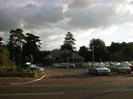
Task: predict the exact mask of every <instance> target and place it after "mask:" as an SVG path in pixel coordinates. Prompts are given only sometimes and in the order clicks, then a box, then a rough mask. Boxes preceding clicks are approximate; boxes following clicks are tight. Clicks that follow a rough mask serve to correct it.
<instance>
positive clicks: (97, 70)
mask: <svg viewBox="0 0 133 99" xmlns="http://www.w3.org/2000/svg"><path fill="white" fill-rule="evenodd" d="M110 72H111V70H110V69H109V68H107V67H105V66H104V64H93V65H92V66H91V67H90V68H89V73H91V74H110Z"/></svg>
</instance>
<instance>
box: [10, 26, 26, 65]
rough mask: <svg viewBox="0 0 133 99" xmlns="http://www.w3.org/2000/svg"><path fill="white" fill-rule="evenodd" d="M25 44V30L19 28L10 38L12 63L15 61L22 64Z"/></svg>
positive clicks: (11, 32) (12, 31)
mask: <svg viewBox="0 0 133 99" xmlns="http://www.w3.org/2000/svg"><path fill="white" fill-rule="evenodd" d="M23 44H24V34H23V30H22V29H20V28H17V29H16V30H11V31H10V37H9V50H10V59H11V60H12V61H15V62H16V63H17V64H20V63H21V57H22V47H23Z"/></svg>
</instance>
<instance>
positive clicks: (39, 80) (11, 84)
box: [10, 74, 47, 85]
mask: <svg viewBox="0 0 133 99" xmlns="http://www.w3.org/2000/svg"><path fill="white" fill-rule="evenodd" d="M46 76H47V75H46V74H45V75H43V76H42V77H40V78H38V79H35V80H32V81H28V82H23V83H10V85H23V84H29V83H33V82H37V81H40V80H42V79H43V78H44V77H46Z"/></svg>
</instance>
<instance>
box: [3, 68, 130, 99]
mask: <svg viewBox="0 0 133 99" xmlns="http://www.w3.org/2000/svg"><path fill="white" fill-rule="evenodd" d="M45 72H46V73H47V75H46V77H44V78H43V79H41V80H39V81H35V82H31V83H25V82H29V81H31V80H32V79H30V78H26V79H20V78H0V99H133V74H131V75H127V74H122V75H119V74H111V75H102V76H97V75H90V74H89V73H88V70H87V69H60V68H50V67H47V68H45Z"/></svg>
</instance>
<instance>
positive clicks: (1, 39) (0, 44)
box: [0, 37, 3, 47]
mask: <svg viewBox="0 0 133 99" xmlns="http://www.w3.org/2000/svg"><path fill="white" fill-rule="evenodd" d="M2 41H3V38H2V37H0V47H1V46H2Z"/></svg>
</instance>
